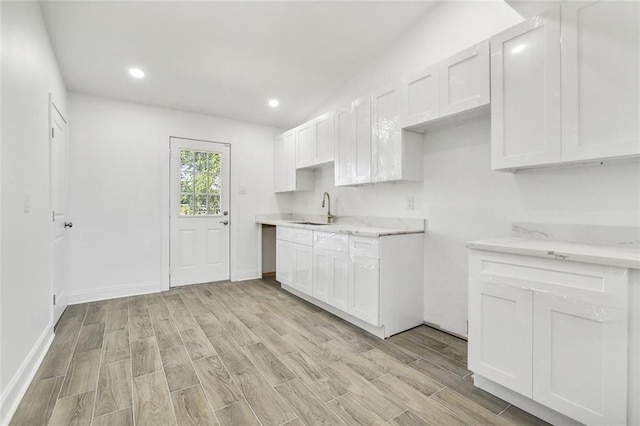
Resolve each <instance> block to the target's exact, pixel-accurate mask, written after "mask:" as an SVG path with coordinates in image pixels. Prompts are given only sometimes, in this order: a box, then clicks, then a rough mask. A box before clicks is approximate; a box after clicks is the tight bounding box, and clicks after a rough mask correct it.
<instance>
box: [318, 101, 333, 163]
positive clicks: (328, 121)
mask: <svg viewBox="0 0 640 426" xmlns="http://www.w3.org/2000/svg"><path fill="white" fill-rule="evenodd" d="M334 117H335V116H334V113H333V112H328V113H326V114H323V115H322V116H320V117H318V118H316V119H315V120H314V121H315V127H316V146H315V152H314V159H313V162H314V164H316V165H318V164H324V163H329V162H331V161H333V158H334V156H333V148H334V138H335V126H334Z"/></svg>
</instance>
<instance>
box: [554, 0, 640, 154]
mask: <svg viewBox="0 0 640 426" xmlns="http://www.w3.org/2000/svg"><path fill="white" fill-rule="evenodd" d="M639 13H640V5H639V4H638V2H634V1H630V2H624V1H596V2H593V1H592V2H567V3H564V4H563V5H562V143H563V145H562V149H563V151H562V159H563V160H564V161H576V160H588V159H599V158H606V157H617V156H625V155H633V154H635V155H637V154H640V127H639V120H640V114H639V107H638V103H639V101H640V99H639V97H638V95H639V93H640V92H639V90H638V89H639V88H638V84H639V80H638V59H639V58H638V55H639V51H638V37H639V22H640V19H639V17H638V14H639Z"/></svg>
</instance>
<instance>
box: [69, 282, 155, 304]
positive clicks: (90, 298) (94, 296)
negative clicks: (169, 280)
mask: <svg viewBox="0 0 640 426" xmlns="http://www.w3.org/2000/svg"><path fill="white" fill-rule="evenodd" d="M160 291H162V283H161V282H158V281H149V282H143V283H131V284H123V285H118V286H110V287H102V288H96V289H87V290H78V291H72V292H69V305H75V304H78V303H85V302H95V301H97V300H105V299H114V298H117V297H128V296H137V295H139V294H149V293H157V292H160Z"/></svg>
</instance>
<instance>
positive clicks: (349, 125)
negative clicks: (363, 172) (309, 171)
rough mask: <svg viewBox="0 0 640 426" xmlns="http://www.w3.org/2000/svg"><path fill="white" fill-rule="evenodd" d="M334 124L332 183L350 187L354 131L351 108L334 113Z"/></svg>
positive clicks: (352, 173) (351, 182)
mask: <svg viewBox="0 0 640 426" xmlns="http://www.w3.org/2000/svg"><path fill="white" fill-rule="evenodd" d="M335 124H336V126H335V131H336V136H335V162H334V172H335V175H334V182H335V185H336V186H342V185H351V184H353V177H354V172H355V167H354V161H353V158H354V150H353V147H354V140H355V131H354V130H355V129H354V123H353V112H352V109H351V107H349V108H345V109H342V110H338V111H336V113H335Z"/></svg>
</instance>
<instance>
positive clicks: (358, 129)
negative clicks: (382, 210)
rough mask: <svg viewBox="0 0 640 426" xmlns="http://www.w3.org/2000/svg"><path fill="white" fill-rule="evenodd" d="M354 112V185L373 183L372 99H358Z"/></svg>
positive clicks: (354, 103)
mask: <svg viewBox="0 0 640 426" xmlns="http://www.w3.org/2000/svg"><path fill="white" fill-rule="evenodd" d="M351 110H352V111H353V128H354V137H353V158H352V160H353V183H355V184H362V183H369V182H371V98H370V97H369V96H366V97H364V98H360V99H356V100H355V101H353V102H352V104H351Z"/></svg>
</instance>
